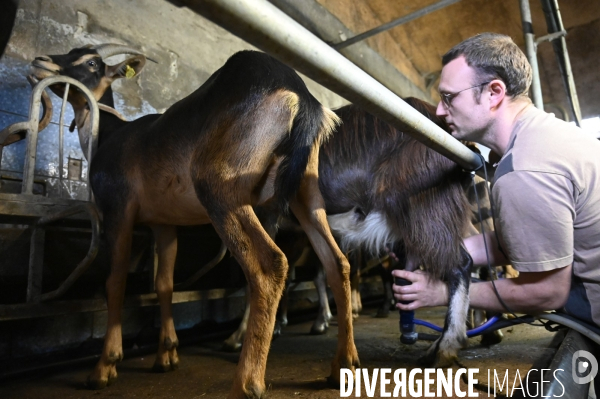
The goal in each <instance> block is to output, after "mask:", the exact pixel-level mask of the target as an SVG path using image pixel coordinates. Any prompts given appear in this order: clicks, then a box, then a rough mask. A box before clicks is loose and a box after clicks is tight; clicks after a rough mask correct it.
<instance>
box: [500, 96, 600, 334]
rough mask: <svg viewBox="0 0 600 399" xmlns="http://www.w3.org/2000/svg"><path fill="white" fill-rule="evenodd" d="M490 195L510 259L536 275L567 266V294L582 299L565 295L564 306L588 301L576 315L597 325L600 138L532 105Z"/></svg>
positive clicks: (599, 304) (599, 297)
mask: <svg viewBox="0 0 600 399" xmlns="http://www.w3.org/2000/svg"><path fill="white" fill-rule="evenodd" d="M492 195H493V198H494V201H495V205H496V213H497V215H498V217H497V228H498V231H499V234H500V237H501V240H502V241H503V242H502V246H503V248H504V250H505V252H506V254H507V255H508V257H509V259H510V261H511V264H512V265H513V266H514V267H515V268H516V269H517V270H519V271H524V272H536V271H544V270H552V269H556V268H560V267H565V266H568V265H570V264H571V263H572V264H573V281H572V284H571V291H572V294H573V295H575V294H574V292H579V294H578V295H579V296H580V297H582V298H572V297H571V296H573V295H571V296H570V297H569V301H568V302H567V305H570V307H573V306H575V307H577V308H580V307H583V306H587V307H588V309H577V311H578V312H580V313H581V312H583V313H588V315H587V317H584V316H585V315H583V316H582V315H579V314H577V316H578V317H580V318H590V316H591V320H593V321H594V322H595V323H596V324H598V325H600V142H599V141H598V140H597V139H595V138H594V137H593V136H592V135H591V134H588V133H585V132H584V131H582V130H581V129H579V128H577V127H576V126H575V125H571V124H568V123H566V122H564V121H561V120H559V119H557V118H555V117H554V115H553V114H547V113H545V112H543V111H540V110H538V109H537V108H535V107H534V106H533V105H530V106H529V107H527V108H526V109H525V110H524V111H523V112H522V113H521V115H520V116H519V118H518V120H517V122H516V124H515V127H514V129H513V132H512V134H511V138H510V141H509V145H508V149H507V151H506V153H505V154H504V156H503V157H502V159H501V161H500V162H499V164H498V168H497V170H496V173H495V176H494V184H493V189H492ZM582 287H583V288H584V290H583V289H581V288H582ZM573 301H582V302H581V303H579V302H577V303H575V302H573ZM568 307H569V306H567V308H568ZM567 310H568V309H567ZM568 313H570V312H568Z"/></svg>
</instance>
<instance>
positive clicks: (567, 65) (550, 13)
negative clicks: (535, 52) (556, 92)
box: [541, 0, 581, 127]
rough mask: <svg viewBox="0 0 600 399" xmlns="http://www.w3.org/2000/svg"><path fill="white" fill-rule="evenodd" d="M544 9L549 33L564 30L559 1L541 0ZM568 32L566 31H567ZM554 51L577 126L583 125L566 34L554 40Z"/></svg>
mask: <svg viewBox="0 0 600 399" xmlns="http://www.w3.org/2000/svg"><path fill="white" fill-rule="evenodd" d="M541 1H542V9H543V10H544V15H545V16H546V25H547V26H548V33H550V34H553V33H556V32H561V31H564V30H565V29H564V26H563V23H562V18H561V16H560V10H559V9H558V2H557V1H556V0H541ZM565 34H566V32H565ZM552 47H553V48H554V53H555V54H556V58H557V60H558V67H559V70H560V73H561V76H562V79H563V84H564V86H565V90H566V92H567V97H568V99H569V105H570V106H571V112H573V117H574V119H575V123H576V124H577V126H580V127H581V109H580V107H579V98H578V97H577V90H576V88H575V79H574V78H573V70H572V69H571V61H570V59H569V52H568V51H567V41H566V39H565V37H564V36H561V37H560V38H558V39H557V40H555V41H553V42H552Z"/></svg>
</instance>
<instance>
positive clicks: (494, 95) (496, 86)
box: [489, 79, 506, 108]
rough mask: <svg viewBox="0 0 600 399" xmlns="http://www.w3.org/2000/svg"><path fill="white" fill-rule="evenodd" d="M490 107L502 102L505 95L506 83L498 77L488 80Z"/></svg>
mask: <svg viewBox="0 0 600 399" xmlns="http://www.w3.org/2000/svg"><path fill="white" fill-rule="evenodd" d="M489 96H490V107H491V108H496V107H498V106H499V105H500V103H502V100H504V98H505V97H506V84H505V83H504V82H503V81H501V80H500V79H496V80H492V81H491V82H490V92H489Z"/></svg>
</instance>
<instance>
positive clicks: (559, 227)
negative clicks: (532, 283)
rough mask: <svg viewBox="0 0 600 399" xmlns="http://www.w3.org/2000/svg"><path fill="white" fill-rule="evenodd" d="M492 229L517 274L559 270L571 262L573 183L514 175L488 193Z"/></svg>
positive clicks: (552, 176) (530, 174) (542, 174)
mask: <svg viewBox="0 0 600 399" xmlns="http://www.w3.org/2000/svg"><path fill="white" fill-rule="evenodd" d="M492 195H493V197H494V201H495V205H496V213H497V219H496V227H497V228H498V232H499V235H500V237H501V240H502V241H503V242H502V246H503V249H504V251H505V252H506V254H507V256H508V257H509V259H510V261H511V264H512V265H513V266H514V267H515V268H516V269H517V270H519V271H524V272H537V271H547V270H552V269H557V268H561V267H565V266H568V265H570V264H571V263H572V262H573V221H574V220H575V205H574V199H573V198H574V197H573V184H572V182H571V181H570V180H569V179H568V178H566V177H565V176H562V175H559V174H554V173H545V172H532V171H513V172H510V173H507V174H506V175H504V176H502V177H501V178H500V179H498V180H497V181H496V182H495V184H494V188H493V190H492Z"/></svg>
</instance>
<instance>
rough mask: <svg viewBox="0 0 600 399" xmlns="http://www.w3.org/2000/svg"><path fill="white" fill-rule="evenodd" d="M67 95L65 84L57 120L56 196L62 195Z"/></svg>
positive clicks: (67, 87)
mask: <svg viewBox="0 0 600 399" xmlns="http://www.w3.org/2000/svg"><path fill="white" fill-rule="evenodd" d="M68 97H69V84H68V83H67V84H66V85H65V94H64V95H63V99H62V106H61V108H60V119H59V122H58V196H59V197H62V192H63V168H64V160H63V157H64V154H63V141H64V140H63V139H64V135H65V132H64V130H65V110H66V108H67V98H68Z"/></svg>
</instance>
